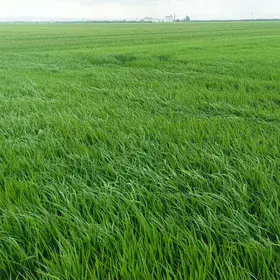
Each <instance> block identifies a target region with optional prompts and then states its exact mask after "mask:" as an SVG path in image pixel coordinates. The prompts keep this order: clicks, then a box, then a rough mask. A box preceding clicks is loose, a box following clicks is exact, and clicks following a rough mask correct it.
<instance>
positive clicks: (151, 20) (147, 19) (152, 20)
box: [141, 17, 154, 22]
mask: <svg viewBox="0 0 280 280" xmlns="http://www.w3.org/2000/svg"><path fill="white" fill-rule="evenodd" d="M141 21H142V22H154V19H153V18H152V17H144V18H143V19H142V20H141Z"/></svg>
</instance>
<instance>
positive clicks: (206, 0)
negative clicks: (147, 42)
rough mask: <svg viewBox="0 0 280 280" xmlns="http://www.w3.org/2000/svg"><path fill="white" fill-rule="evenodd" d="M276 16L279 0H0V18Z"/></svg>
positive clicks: (214, 17)
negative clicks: (172, 15) (173, 15)
mask: <svg viewBox="0 0 280 280" xmlns="http://www.w3.org/2000/svg"><path fill="white" fill-rule="evenodd" d="M173 12H176V14H177V16H178V17H184V16H186V15H190V17H191V18H192V19H244V18H251V17H253V18H276V17H278V18H280V0H0V19H8V18H10V19H18V18H25V17H26V18H36V19H42V20H44V19H47V18H52V19H62V18H66V19H71V18H73V19H75V18H76V19H81V18H84V19H124V18H127V19H136V18H142V17H145V16H150V17H155V18H160V19H162V18H164V17H165V16H166V15H168V14H171V13H173Z"/></svg>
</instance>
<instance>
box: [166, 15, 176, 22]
mask: <svg viewBox="0 0 280 280" xmlns="http://www.w3.org/2000/svg"><path fill="white" fill-rule="evenodd" d="M173 21H174V18H173V15H170V16H166V17H165V22H173Z"/></svg>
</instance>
